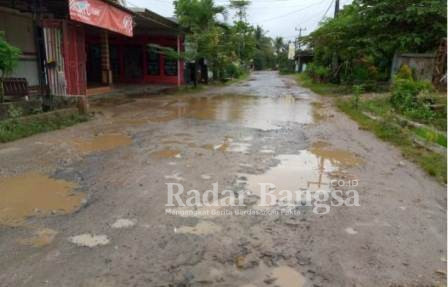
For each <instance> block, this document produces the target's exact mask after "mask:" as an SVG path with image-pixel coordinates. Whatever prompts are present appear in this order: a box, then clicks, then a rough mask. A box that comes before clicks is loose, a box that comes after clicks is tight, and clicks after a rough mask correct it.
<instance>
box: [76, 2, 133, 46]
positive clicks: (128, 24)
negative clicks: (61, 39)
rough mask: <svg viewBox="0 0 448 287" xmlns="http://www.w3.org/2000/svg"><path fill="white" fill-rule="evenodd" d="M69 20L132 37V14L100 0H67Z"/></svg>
mask: <svg viewBox="0 0 448 287" xmlns="http://www.w3.org/2000/svg"><path fill="white" fill-rule="evenodd" d="M69 4H70V5H69V6H70V9H69V10H70V19H72V20H74V21H78V22H82V23H86V24H89V25H92V26H97V27H101V28H104V29H107V30H110V31H113V32H116V33H120V34H124V35H126V36H129V37H132V32H133V31H132V29H133V20H132V14H131V13H129V12H127V11H125V10H123V9H120V8H118V7H115V6H113V5H111V4H108V3H106V2H103V1H100V0H69Z"/></svg>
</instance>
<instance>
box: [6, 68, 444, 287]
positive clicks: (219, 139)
mask: <svg viewBox="0 0 448 287" xmlns="http://www.w3.org/2000/svg"><path fill="white" fill-rule="evenodd" d="M316 103H318V104H316ZM92 108H93V110H94V111H95V118H94V119H93V120H92V121H90V122H87V123H83V124H79V125H77V126H74V127H70V128H67V129H64V130H60V131H54V132H50V133H46V134H41V135H36V136H33V137H30V138H26V139H23V140H19V141H15V142H12V143H8V144H2V145H0V254H2V255H1V257H0V270H1V271H0V286H101V287H103V286H112V287H113V286H281V287H282V286H421V285H425V286H431V285H436V286H437V285H438V284H440V285H444V284H446V274H445V273H444V270H445V269H446V257H445V254H446V237H445V234H446V226H445V224H444V218H445V216H446V208H445V206H446V191H445V187H444V186H442V185H440V184H438V183H437V182H436V181H435V180H434V179H432V178H430V177H428V176H427V175H425V174H424V172H423V171H421V170H420V169H419V168H418V167H416V166H415V165H414V164H412V163H410V162H408V161H406V160H404V159H403V158H402V156H401V155H400V153H399V151H398V150H396V149H395V148H393V147H391V146H390V145H388V144H386V143H383V142H381V141H379V140H378V139H376V138H375V137H374V136H373V135H372V134H370V133H368V132H365V131H362V130H359V129H358V127H357V125H356V124H355V123H354V122H352V121H351V120H349V119H348V118H347V117H346V116H344V115H343V114H341V113H339V112H337V111H336V110H335V108H334V107H333V106H332V104H331V101H330V100H329V99H326V98H320V97H319V96H317V95H315V94H313V93H312V92H310V91H308V90H307V89H304V88H301V87H298V86H297V85H296V84H295V82H294V81H293V80H292V79H291V78H288V77H282V76H279V75H278V74H277V73H275V72H257V73H254V74H252V75H251V78H250V79H249V80H248V81H245V82H241V83H237V84H233V85H231V86H226V87H220V88H213V89H210V90H208V91H206V92H203V93H198V94H191V95H189V94H186V95H166V96H157V97H144V96H142V97H137V98H122V99H118V100H116V99H113V100H110V101H102V102H99V103H96V104H95V105H93V107H92ZM332 179H339V180H342V182H343V183H353V182H356V183H357V185H356V190H357V191H358V192H359V204H360V206H359V207H357V206H341V207H333V208H332V209H331V211H330V212H329V213H328V214H325V215H319V214H315V213H314V212H313V210H312V208H311V207H300V208H299V211H300V212H299V213H298V214H297V215H282V214H277V215H271V216H266V215H243V216H241V215H240V216H237V215H222V216H188V215H185V216H181V215H178V214H167V213H166V210H165V209H166V207H165V204H166V203H167V185H166V183H169V182H172V183H179V184H182V185H183V186H184V188H185V190H190V189H195V190H200V191H205V190H207V189H211V188H212V184H213V183H216V182H217V183H219V186H220V189H221V188H222V189H230V190H234V191H240V190H243V189H245V188H246V189H247V188H248V189H249V190H253V189H255V187H256V186H257V184H258V183H260V182H272V183H273V184H275V185H276V186H277V187H278V188H279V189H297V188H303V189H305V188H308V189H312V190H316V189H320V188H324V189H325V188H330V184H331V180H332ZM341 188H342V189H344V188H345V189H350V188H352V187H351V186H345V187H344V186H342V187H341ZM258 200H259V196H258V195H257V192H256V191H254V190H253V192H252V193H251V196H250V197H248V198H247V202H246V204H247V205H248V206H250V207H253V206H256V203H257V201H258Z"/></svg>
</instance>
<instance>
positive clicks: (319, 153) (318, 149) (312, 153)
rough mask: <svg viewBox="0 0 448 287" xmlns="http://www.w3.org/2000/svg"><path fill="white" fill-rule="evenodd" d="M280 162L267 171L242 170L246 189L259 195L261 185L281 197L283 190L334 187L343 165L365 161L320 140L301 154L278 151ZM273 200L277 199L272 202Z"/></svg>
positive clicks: (313, 190)
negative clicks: (332, 182) (244, 171)
mask: <svg viewBox="0 0 448 287" xmlns="http://www.w3.org/2000/svg"><path fill="white" fill-rule="evenodd" d="M276 159H278V160H279V161H280V163H279V164H278V165H277V166H275V167H273V168H271V169H269V170H268V171H267V172H266V173H264V174H255V175H254V174H243V175H241V178H245V180H243V181H242V182H243V183H245V184H246V189H247V190H249V191H251V192H253V193H255V194H256V195H260V193H261V190H262V186H261V185H260V183H270V184H273V186H268V185H265V189H266V190H274V193H273V194H274V195H276V196H277V197H281V194H280V191H282V190H289V191H297V190H308V191H311V192H315V191H318V190H326V191H330V190H331V180H332V179H333V178H334V176H335V175H336V174H338V173H341V168H343V167H351V166H355V165H359V164H361V163H362V161H361V159H360V158H359V157H357V156H356V155H355V154H352V153H350V152H348V151H344V150H339V149H334V148H332V147H331V146H330V145H329V144H327V143H323V142H318V143H315V144H313V145H312V147H311V148H310V149H309V150H301V151H300V152H299V153H298V154H287V155H279V156H277V157H276ZM270 204H274V203H270Z"/></svg>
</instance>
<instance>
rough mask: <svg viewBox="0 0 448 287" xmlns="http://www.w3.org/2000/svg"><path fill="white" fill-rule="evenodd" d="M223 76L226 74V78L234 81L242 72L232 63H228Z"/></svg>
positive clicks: (239, 67)
mask: <svg viewBox="0 0 448 287" xmlns="http://www.w3.org/2000/svg"><path fill="white" fill-rule="evenodd" d="M225 74H226V77H229V78H235V79H236V78H239V77H241V75H243V74H244V70H243V69H242V68H241V66H239V65H236V64H234V63H230V64H228V65H227V66H226V69H225Z"/></svg>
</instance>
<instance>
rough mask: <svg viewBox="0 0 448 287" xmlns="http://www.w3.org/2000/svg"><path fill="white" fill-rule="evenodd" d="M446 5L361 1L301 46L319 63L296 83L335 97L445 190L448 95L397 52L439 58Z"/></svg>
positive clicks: (322, 25)
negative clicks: (400, 61) (397, 62)
mask: <svg viewBox="0 0 448 287" xmlns="http://www.w3.org/2000/svg"><path fill="white" fill-rule="evenodd" d="M446 20H447V18H446V2H444V1H436V0H419V1H415V0H412V1H411V0H405V1H398V0H387V1H385V0H375V1H373V2H372V1H369V0H354V1H353V2H352V4H350V5H346V6H345V7H344V9H343V10H342V11H340V13H339V14H338V16H337V17H335V18H331V19H326V20H324V21H322V22H321V23H320V25H319V27H318V29H316V30H315V31H313V32H312V33H310V34H309V35H308V36H306V37H303V39H302V40H301V41H302V43H303V44H304V45H306V46H307V47H308V48H310V49H312V50H313V53H314V57H313V62H312V63H310V64H308V65H307V68H306V72H304V73H301V74H299V75H297V76H296V80H297V82H298V83H299V84H301V85H302V86H304V87H307V88H309V89H311V90H312V91H314V92H316V93H318V94H321V95H325V96H334V97H335V99H336V100H335V101H336V105H337V106H338V107H339V109H340V110H342V111H343V112H345V113H347V114H348V115H349V116H350V117H351V118H352V119H353V120H355V121H356V122H358V123H359V125H360V126H361V128H363V129H366V130H369V131H372V132H373V133H374V134H375V135H376V136H378V137H379V138H381V139H382V140H385V141H387V142H390V143H392V144H393V145H395V146H397V147H399V148H400V150H401V152H402V154H403V156H404V157H405V158H407V159H409V160H411V161H413V162H415V163H417V164H418V165H420V166H421V167H422V168H423V169H424V170H425V171H426V172H427V173H428V174H430V175H432V176H434V177H436V178H437V179H438V180H439V181H440V182H444V183H446V182H447V176H446V173H447V168H446V146H447V140H446V128H447V124H446V116H447V115H446V108H447V104H446V92H439V91H437V90H436V89H435V87H434V86H433V85H432V84H431V83H430V82H427V81H421V80H417V79H416V76H415V75H416V71H413V70H412V69H411V68H410V67H408V66H407V65H403V66H402V67H401V68H400V70H399V72H398V73H397V74H396V75H394V76H392V77H391V76H390V75H391V67H392V61H393V57H394V54H395V53H397V52H408V53H430V52H434V51H435V50H436V49H437V47H438V46H439V44H440V43H441V41H443V39H444V37H446V32H447V26H446Z"/></svg>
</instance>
